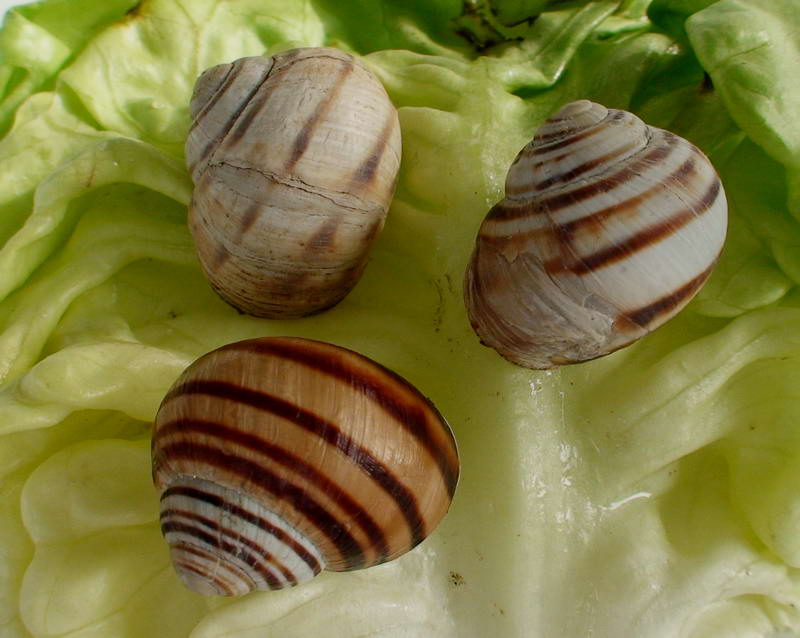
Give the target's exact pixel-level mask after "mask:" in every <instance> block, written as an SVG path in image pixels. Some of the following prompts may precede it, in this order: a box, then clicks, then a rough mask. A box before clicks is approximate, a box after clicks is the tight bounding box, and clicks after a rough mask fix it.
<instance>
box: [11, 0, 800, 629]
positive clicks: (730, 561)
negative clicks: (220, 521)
mask: <svg viewBox="0 0 800 638" xmlns="http://www.w3.org/2000/svg"><path fill="white" fill-rule="evenodd" d="M321 45H326V46H334V47H338V48H340V49H342V50H345V51H348V52H350V53H352V54H354V55H356V56H358V57H359V58H360V59H361V60H362V61H363V62H364V63H365V64H366V65H367V66H369V68H371V69H372V70H373V71H374V72H375V74H376V75H377V76H378V77H379V79H380V80H381V82H382V83H383V84H384V86H385V87H386V89H387V91H388V93H389V96H390V97H391V99H392V101H393V102H394V104H395V105H396V106H397V108H398V110H399V116H400V122H401V128H402V135H403V150H404V153H403V162H402V167H401V172H400V178H399V183H398V187H397V193H396V196H395V199H394V202H393V204H392V208H391V211H390V213H389V218H388V221H387V224H386V227H385V229H384V231H383V233H382V235H381V236H380V238H379V240H378V242H377V244H376V246H375V248H374V250H373V253H372V257H371V261H370V263H369V266H368V267H367V269H366V272H365V274H364V277H363V278H362V280H361V281H360V282H359V284H358V285H357V287H356V288H355V290H354V291H353V292H352V293H351V294H350V295H349V296H348V297H347V298H346V299H345V300H344V301H343V302H342V303H341V304H339V305H338V306H336V307H335V308H333V309H331V310H329V311H327V312H325V313H323V314H320V315H317V316H314V317H309V318H305V319H301V320H294V321H267V320H262V319H255V318H252V317H247V316H243V315H240V314H238V313H237V312H236V311H235V310H233V309H232V308H230V307H229V306H227V305H226V304H225V303H223V302H222V301H221V300H220V299H219V298H218V297H217V296H216V295H215V294H214V293H213V292H212V291H211V289H210V287H209V286H208V284H207V283H206V282H205V280H204V279H203V277H202V274H201V271H200V268H199V265H198V262H197V259H196V257H195V253H194V248H193V245H192V241H191V237H190V235H189V233H188V230H187V227H186V206H187V203H188V201H189V198H190V196H191V188H192V186H191V182H190V180H189V178H188V176H187V171H186V168H185V166H184V158H183V142H184V140H185V137H186V133H187V130H188V127H189V115H188V103H189V97H190V94H191V91H192V87H193V84H194V81H195V79H196V77H197V76H198V74H199V73H200V72H201V71H202V70H204V69H205V68H207V67H209V66H212V65H215V64H218V63H222V62H229V61H231V60H234V59H236V58H239V57H242V56H248V55H270V54H272V53H275V52H277V51H281V50H285V49H288V48H293V47H297V46H321ZM798 69H800V10H798V4H797V1H796V0H717V1H714V0H593V1H586V0H582V1H578V0H575V1H554V0H549V1H548V0H533V1H530V0H526V1H523V0H463V1H462V0H381V1H379V2H378V1H375V0H140V1H139V2H137V1H136V0H44V1H42V2H38V3H36V4H32V5H27V6H25V7H21V8H18V9H15V10H12V11H10V12H9V13H8V14H7V15H6V17H5V21H4V23H3V26H2V29H0V135H1V136H2V137H0V636H2V637H3V638H117V637H120V638H122V637H124V638H128V637H130V638H145V637H150V636H159V637H160V638H184V637H191V638H221V637H223V636H227V637H231V636H235V637H237V638H248V637H256V636H258V637H259V638H264V637H265V636H276V637H277V636H280V637H281V638H290V637H307V636H317V635H324V636H331V637H341V638H357V637H367V636H369V637H378V636H380V637H403V638H410V637H436V638H450V637H453V638H455V637H458V638H472V637H474V638H484V637H486V636H503V637H507V638H583V637H588V636H593V637H597V638H611V637H614V638H616V637H620V636H636V637H637V638H745V637H747V638H756V637H761V638H766V637H777V636H790V635H795V634H793V633H792V632H800V490H799V489H798V485H800V393H798V390H797V388H798V387H800V294H799V293H798V288H797V284H798V282H800V125H798V114H800V84H798V81H797V80H798V76H797V72H798ZM578 98H589V99H592V100H595V101H598V102H601V103H603V104H605V105H607V106H610V107H616V108H625V109H628V110H631V111H634V112H635V113H637V114H638V115H640V116H641V117H642V118H643V119H645V121H647V122H649V123H650V124H653V125H656V126H661V127H665V128H669V129H670V130H672V131H674V132H676V133H678V134H680V135H682V136H684V137H687V138H688V139H690V140H691V141H693V142H694V143H695V144H697V145H698V146H700V147H701V148H702V149H703V150H704V151H705V152H706V154H707V155H708V156H709V157H710V158H711V160H712V161H713V162H714V164H715V165H716V167H717V169H718V171H719V172H720V174H721V176H722V179H723V182H724V184H725V189H726V191H727V193H728V199H729V205H730V228H729V235H728V240H727V243H726V247H725V250H724V252H723V255H722V257H721V260H720V262H719V266H718V267H717V269H716V271H715V272H714V274H713V276H712V278H711V280H710V281H709V283H708V284H707V285H706V287H705V288H704V289H703V290H702V291H701V293H700V294H699V296H698V297H697V298H696V299H695V300H694V301H693V302H692V303H691V304H690V305H689V306H688V307H687V308H686V309H685V310H684V311H683V312H682V313H680V315H679V316H678V317H676V318H675V319H673V320H672V321H670V322H669V323H668V324H667V325H666V326H664V327H663V328H661V329H660V330H658V331H656V332H655V333H654V334H652V335H650V336H648V337H646V338H645V339H643V340H641V341H640V342H638V343H637V344H635V345H633V346H632V347H630V348H627V349H625V350H622V351H619V352H617V353H615V354H613V355H611V356H608V357H606V358H603V359H599V360H596V361H592V362H589V363H585V364H581V365H578V366H572V367H569V368H564V369H560V370H556V371H547V372H537V371H531V370H525V369H522V368H518V367H515V366H513V365H511V364H509V363H508V362H506V361H505V360H503V359H502V358H500V357H499V356H497V354H496V353H494V352H493V351H491V350H489V349H487V348H484V347H482V346H481V345H480V344H479V342H478V339H477V337H476V336H475V335H474V334H473V333H472V331H471V329H470V326H469V323H468V321H467V319H466V314H465V310H464V307H463V303H462V292H461V285H462V278H463V272H464V268H465V265H466V263H467V260H468V258H469V254H470V252H471V249H472V245H473V241H474V237H475V234H476V232H477V228H478V226H479V224H480V222H481V220H482V218H483V216H484V215H485V214H486V212H487V211H488V209H489V208H490V207H491V206H492V205H493V204H494V203H495V202H497V201H498V200H499V199H501V198H502V196H503V182H504V178H505V173H506V171H507V169H508V166H509V164H510V163H511V161H512V160H513V158H514V156H515V155H516V153H517V151H518V150H519V149H520V148H521V147H522V146H524V144H525V143H526V142H527V141H528V140H529V139H530V138H531V136H532V134H533V132H534V130H535V129H536V127H537V126H538V125H539V124H540V123H541V122H542V121H543V120H544V119H545V118H546V117H547V116H548V115H550V114H552V113H553V112H554V111H555V110H557V109H558V108H559V107H560V106H561V105H563V104H564V103H566V102H568V101H571V100H574V99H578ZM287 334H289V335H295V336H304V337H310V338H316V339H321V340H325V341H330V342H333V343H336V344H339V345H342V346H345V347H349V348H352V349H354V350H357V351H359V352H362V353H364V354H366V355H368V356H370V357H372V358H374V359H376V360H377V361H379V362H381V363H383V364H384V365H386V366H388V367H390V368H392V369H394V370H395V371H397V372H398V373H400V374H402V375H403V376H405V377H406V378H408V379H409V380H410V381H412V382H413V383H414V384H415V385H416V386H417V387H419V388H420V389H421V391H422V392H424V393H425V394H426V395H428V396H429V397H430V398H431V399H432V400H433V401H434V402H435V403H436V405H437V406H438V407H439V409H440V410H441V411H442V413H443V414H444V415H445V416H446V417H447V419H448V421H449V422H450V424H451V425H452V427H453V430H454V432H455V434H456V437H457V439H458V441H459V447H460V452H461V459H462V477H461V483H460V486H459V489H458V491H457V493H456V498H455V500H454V503H453V506H452V509H451V511H450V513H449V515H448V516H447V518H446V519H445V521H444V522H443V523H442V525H441V526H440V527H439V528H438V529H437V530H436V531H435V533H434V534H433V535H432V536H430V537H429V538H428V539H427V540H426V541H425V542H424V543H422V544H421V545H420V546H419V547H418V548H416V549H415V550H414V551H412V552H410V553H409V554H407V555H405V556H403V557H402V558H400V559H398V560H396V561H394V562H391V563H388V564H385V565H382V566H379V567H375V568H372V569H369V570H366V571H361V572H349V573H323V574H321V575H320V576H319V577H317V578H316V579H314V581H312V582H311V583H309V584H307V585H304V586H301V587H297V588H294V589H290V590H284V591H279V592H259V593H253V594H250V595H248V596H245V597H242V598H239V599H217V598H204V597H202V596H199V595H196V594H194V593H192V592H189V591H187V590H186V589H184V588H183V587H182V585H181V584H180V583H179V581H178V580H177V577H176V576H175V574H174V572H173V571H172V568H171V566H170V564H169V557H168V551H167V548H166V545H165V543H164V542H163V540H162V538H161V535H160V531H159V526H158V499H157V495H156V494H155V490H154V489H153V487H152V484H151V481H150V457H149V435H150V430H151V424H152V420H153V417H154V415H155V411H156V409H157V407H158V405H159V402H160V400H161V398H162V397H163V395H164V394H165V392H166V391H167V389H168V388H169V386H170V385H171V383H172V382H173V381H174V380H175V378H176V377H177V376H178V374H179V373H180V372H181V371H182V370H183V369H184V367H185V366H186V365H188V364H189V363H190V362H191V361H192V360H194V359H195V358H197V357H198V356H199V355H201V354H203V353H205V352H207V351H209V350H211V349H213V348H215V347H217V346H220V345H222V344H225V343H228V342H231V341H235V340H239V339H244V338H249V337H256V336H268V335H287Z"/></svg>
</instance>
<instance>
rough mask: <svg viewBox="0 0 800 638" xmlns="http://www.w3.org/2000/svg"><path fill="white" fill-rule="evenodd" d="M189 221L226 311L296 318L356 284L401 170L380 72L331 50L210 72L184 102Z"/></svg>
mask: <svg viewBox="0 0 800 638" xmlns="http://www.w3.org/2000/svg"><path fill="white" fill-rule="evenodd" d="M190 110H191V115H192V119H193V121H192V126H191V129H190V132H189V135H188V138H187V141H186V161H187V163H188V166H189V169H190V172H191V175H192V179H193V180H194V183H195V189H194V194H193V198H192V203H191V206H190V212H189V226H190V229H191V231H192V234H193V236H194V239H195V244H196V246H197V251H198V255H199V258H200V262H201V265H202V267H203V270H204V271H205V273H206V276H207V277H208V279H209V281H210V282H211V285H212V286H213V287H214V289H215V290H216V291H217V292H218V293H219V294H220V296H222V298H223V299H225V300H226V301H228V302H229V303H230V304H232V305H233V306H235V307H237V308H239V309H240V310H242V311H244V312H246V313H249V314H253V315H257V316H264V317H271V318H281V317H299V316H303V315H307V314H311V313H314V312H318V311H320V310H323V309H325V308H328V307H330V306H332V305H334V304H336V303H338V302H339V301H340V300H341V299H342V298H343V297H344V296H345V295H346V294H347V293H348V292H350V290H351V289H352V288H353V286H355V284H356V283H357V281H358V279H359V277H360V276H361V274H362V271H363V269H364V267H365V266H366V263H367V259H368V254H369V249H370V247H371V245H372V243H373V242H374V240H375V238H376V237H377V236H378V234H379V232H380V231H381V229H382V227H383V224H384V220H385V218H386V213H387V210H388V208H389V205H390V203H391V199H392V196H393V194H394V188H395V182H396V178H397V172H398V169H399V166H400V125H399V121H398V118H397V111H396V109H395V108H394V106H393V105H392V103H391V102H390V100H389V97H388V96H387V94H386V91H385V90H384V88H383V86H382V85H381V84H380V82H379V81H378V80H377V78H375V76H374V75H373V74H372V73H371V72H370V71H369V70H367V68H366V67H364V66H363V65H362V64H361V63H359V62H357V61H356V60H355V59H354V58H353V57H352V56H350V55H348V54H346V53H343V52H341V51H338V50H336V49H328V48H306V49H293V50H291V51H286V52H284V53H280V54H277V55H275V56H274V57H271V58H267V57H250V58H242V59H240V60H236V61H235V62H233V63H231V64H223V65H219V66H215V67H212V68H211V69H208V70H207V71H205V72H204V73H203V74H202V75H201V76H200V78H199V79H198V81H197V84H196V86H195V91H194V95H193V98H192V102H191V106H190Z"/></svg>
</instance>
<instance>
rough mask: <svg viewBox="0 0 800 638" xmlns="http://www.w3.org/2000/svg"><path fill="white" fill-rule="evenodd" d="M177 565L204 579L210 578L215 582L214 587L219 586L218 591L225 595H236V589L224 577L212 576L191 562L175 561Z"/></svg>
mask: <svg viewBox="0 0 800 638" xmlns="http://www.w3.org/2000/svg"><path fill="white" fill-rule="evenodd" d="M175 567H179V568H180V569H181V570H182V571H187V572H192V573H193V574H197V575H198V576H200V578H203V579H204V580H210V581H211V582H212V583H214V587H216V588H217V591H218V592H220V593H222V594H223V595H227V596H233V595H234V590H233V589H232V587H230V586H229V584H228V583H226V582H225V581H224V580H223V579H221V578H220V577H219V576H217V575H215V576H210V574H207V573H206V572H204V571H203V570H202V569H200V568H199V567H197V566H196V565H192V564H191V563H185V562H183V561H175ZM223 592H224V593H223Z"/></svg>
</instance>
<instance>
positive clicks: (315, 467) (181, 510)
mask: <svg viewBox="0 0 800 638" xmlns="http://www.w3.org/2000/svg"><path fill="white" fill-rule="evenodd" d="M152 453H153V480H154V483H155V485H156V487H157V489H158V490H159V492H160V493H161V529H162V532H163V534H164V536H165V538H166V540H167V543H168V544H169V546H170V554H171V558H172V562H173V565H174V567H175V569H176V571H177V572H178V575H179V577H180V578H181V580H182V581H183V582H184V584H186V586H187V587H189V588H190V589H192V590H194V591H196V592H199V593H202V594H216V595H223V596H235V595H241V594H246V593H247V592H249V591H251V590H256V589H261V590H269V589H281V588H284V587H289V586H292V585H296V584H298V583H301V582H303V581H307V580H309V579H311V578H313V577H314V576H315V575H316V574H317V573H319V572H320V571H321V570H322V569H329V570H334V571H346V570H352V569H359V568H364V567H370V566H372V565H376V564H379V563H383V562H385V561H388V560H392V559H394V558H396V557H398V556H400V555H401V554H403V553H405V552H407V551H409V550H410V549H412V548H413V547H414V546H415V545H417V544H418V543H419V542H421V541H422V540H423V539H424V538H425V537H426V536H427V535H428V534H430V533H431V531H433V529H434V528H435V527H436V526H437V524H438V523H439V521H440V520H441V519H442V518H443V517H444V515H445V513H446V512H447V509H448V507H449V506H450V501H451V499H452V497H453V494H454V492H455V489H456V484H457V482H458V475H459V462H458V451H457V448H456V442H455V439H454V438H453V434H452V432H451V431H450V428H449V426H448V425H447V423H446V422H445V420H444V418H443V417H442V416H441V415H440V414H439V412H438V411H437V410H436V408H435V407H434V406H433V404H432V403H431V402H430V401H428V399H426V398H425V397H424V396H423V395H422V394H420V392H419V391H418V390H416V389H415V388H414V387H413V386H411V385H410V384H409V383H408V382H406V381H405V380H404V379H402V378H401V377H399V376H398V375H396V374H394V373H393V372H391V371H390V370H388V369H386V368H384V367H383V366H381V365H379V364H377V363H375V362H374V361H372V360H370V359H368V358H366V357H364V356H361V355H359V354H357V353H355V352H353V351H351V350H347V349H345V348H341V347H338V346H334V345H331V344H327V343H323V342H319V341H311V340H307V339H300V338H289V337H279V338H260V339H251V340H246V341H241V342H237V343H233V344H229V345H227V346H223V347H222V348H219V349H217V350H214V351H213V352H210V353H209V354H206V355H205V356H203V357H201V358H200V359H198V360H197V361H195V362H194V363H193V364H191V365H190V366H189V367H188V368H187V369H186V371H185V372H184V373H183V375H182V376H181V377H180V378H179V379H178V380H177V381H176V382H175V384H174V385H173V387H172V388H171V390H170V391H169V393H168V394H167V396H166V397H165V399H164V401H163V402H162V404H161V407H160V408H159V411H158V414H157V416H156V422H155V427H154V430H153V439H152Z"/></svg>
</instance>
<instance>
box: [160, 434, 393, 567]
mask: <svg viewBox="0 0 800 638" xmlns="http://www.w3.org/2000/svg"><path fill="white" fill-rule="evenodd" d="M161 455H162V457H163V458H171V459H184V460H191V461H193V462H200V463H206V464H208V465H210V466H212V467H216V468H219V469H221V470H224V471H225V472H230V473H231V474H235V475H236V476H237V477H239V479H241V480H242V481H243V482H250V483H253V484H255V485H257V486H258V487H259V488H261V489H263V490H264V491H266V492H269V493H270V494H272V495H273V496H275V497H276V498H278V499H282V500H285V501H288V502H289V503H290V504H291V505H292V507H294V508H295V509H296V510H297V511H298V512H300V513H301V514H302V515H303V516H304V517H305V518H306V519H307V520H308V521H309V522H310V523H311V524H312V525H313V526H314V527H316V528H317V529H318V530H319V531H320V532H321V533H322V534H323V535H324V536H326V537H327V538H328V540H329V541H330V542H331V544H332V545H333V546H334V547H336V549H337V551H338V552H339V554H340V555H341V557H342V559H343V560H344V563H345V564H346V566H347V568H348V569H358V568H360V567H364V566H365V563H366V561H365V557H364V548H363V547H362V546H361V544H360V543H359V542H358V541H357V540H356V539H355V537H354V536H353V535H352V534H351V533H350V532H349V531H348V530H347V528H346V527H345V526H344V525H342V523H340V522H339V521H338V520H337V519H336V517H335V516H333V514H331V513H330V512H329V511H328V510H327V509H325V508H324V507H323V506H322V505H320V504H319V503H317V502H316V500H314V499H313V498H312V497H311V496H310V495H309V494H308V492H306V491H305V490H304V489H303V488H301V487H299V486H297V485H294V484H292V483H288V482H287V481H285V480H283V479H281V478H279V477H278V476H276V475H275V474H273V473H272V472H270V471H269V470H267V469H266V468H265V467H264V466H263V465H259V464H258V463H254V462H252V461H249V460H247V459H243V458H241V457H238V456H234V455H232V454H228V453H226V452H223V451H221V450H219V449H217V448H215V447H211V446H209V445H200V444H197V443H185V442H181V443H176V444H168V445H166V446H164V447H163V448H162V449H161ZM373 525H374V521H373ZM378 531H379V534H380V536H381V537H382V536H383V533H382V532H380V530H378ZM368 536H369V534H368ZM385 546H386V543H385V541H384V543H383V547H381V546H380V543H378V548H379V550H381V549H384V548H385Z"/></svg>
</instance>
